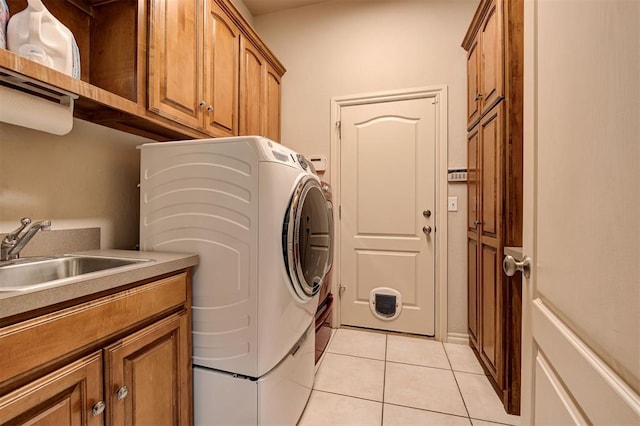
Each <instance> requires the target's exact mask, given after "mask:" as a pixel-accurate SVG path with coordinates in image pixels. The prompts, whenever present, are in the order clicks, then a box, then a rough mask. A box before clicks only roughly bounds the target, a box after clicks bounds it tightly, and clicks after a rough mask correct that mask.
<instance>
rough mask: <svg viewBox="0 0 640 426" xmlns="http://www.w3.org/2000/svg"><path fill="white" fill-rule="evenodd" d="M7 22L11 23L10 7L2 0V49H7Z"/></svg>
mask: <svg viewBox="0 0 640 426" xmlns="http://www.w3.org/2000/svg"><path fill="white" fill-rule="evenodd" d="M7 22H9V6H7V2H6V1H4V0H0V47H1V48H3V49H6V48H7Z"/></svg>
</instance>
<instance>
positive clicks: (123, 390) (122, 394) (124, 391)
mask: <svg viewBox="0 0 640 426" xmlns="http://www.w3.org/2000/svg"><path fill="white" fill-rule="evenodd" d="M127 395H129V388H128V387H127V385H124V386H123V387H121V388H120V389H118V392H116V398H118V400H120V401H122V400H123V399H125V398H126V397H127Z"/></svg>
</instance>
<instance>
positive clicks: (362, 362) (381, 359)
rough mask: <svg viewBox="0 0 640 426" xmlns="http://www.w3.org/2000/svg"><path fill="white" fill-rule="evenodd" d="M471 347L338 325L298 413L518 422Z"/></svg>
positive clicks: (366, 419) (315, 421)
mask: <svg viewBox="0 0 640 426" xmlns="http://www.w3.org/2000/svg"><path fill="white" fill-rule="evenodd" d="M519 420H520V418H519V417H517V416H511V415H508V414H506V413H505V411H504V409H503V408H502V404H501V403H500V400H499V399H498V397H497V395H496V394H495V392H494V391H493V389H492V388H491V385H490V384H489V381H488V379H487V378H486V377H485V376H484V373H483V371H482V367H481V366H480V364H479V363H478V361H477V360H476V358H475V356H474V354H473V352H472V350H471V348H469V347H468V346H465V345H456V344H449V343H445V344H442V343H441V342H435V341H432V340H426V339H421V338H414V337H405V336H398V335H394V334H389V335H387V334H382V333H376V332H368V331H360V330H352V329H344V328H341V329H338V330H336V332H335V333H334V335H333V337H332V338H331V341H330V343H329V346H328V349H327V352H326V353H325V356H324V358H323V360H322V361H321V364H320V367H319V369H318V370H317V374H316V380H315V384H314V389H313V391H312V393H311V397H310V398H309V402H308V403H307V407H306V409H305V412H304V413H303V415H302V418H301V419H300V422H299V425H300V426H310V425H467V426H469V425H474V426H477V425H482V426H487V425H492V424H508V425H518V424H519Z"/></svg>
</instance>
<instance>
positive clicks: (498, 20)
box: [479, 0, 504, 115]
mask: <svg viewBox="0 0 640 426" xmlns="http://www.w3.org/2000/svg"><path fill="white" fill-rule="evenodd" d="M502 9H503V6H502V0H494V1H493V2H492V3H491V5H490V6H489V10H488V12H487V15H486V17H485V19H484V21H483V23H482V27H481V28H480V34H479V36H480V46H481V50H482V58H481V65H480V91H479V92H480V114H481V115H482V114H484V112H485V111H488V110H489V108H491V107H492V106H493V105H495V104H496V103H497V102H498V101H499V100H500V99H502V98H503V97H504V48H503V45H504V44H503V40H502V34H503V30H502V25H503V20H502Z"/></svg>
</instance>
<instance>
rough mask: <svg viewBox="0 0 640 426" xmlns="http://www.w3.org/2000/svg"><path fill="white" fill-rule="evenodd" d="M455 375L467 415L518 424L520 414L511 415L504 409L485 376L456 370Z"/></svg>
mask: <svg viewBox="0 0 640 426" xmlns="http://www.w3.org/2000/svg"><path fill="white" fill-rule="evenodd" d="M455 375H456V379H457V380H458V386H460V391H461V392H462V397H463V398H464V402H465V404H466V406H467V409H468V410H469V417H471V418H472V419H480V420H487V421H491V422H496V423H506V424H510V425H519V424H520V416H512V415H510V414H507V413H506V412H505V411H504V407H503V406H502V403H501V402H500V399H499V398H498V395H496V393H495V391H494V390H493V388H492V387H491V384H490V383H489V379H488V378H487V377H485V376H482V375H479V374H470V373H461V372H456V373H455Z"/></svg>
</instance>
